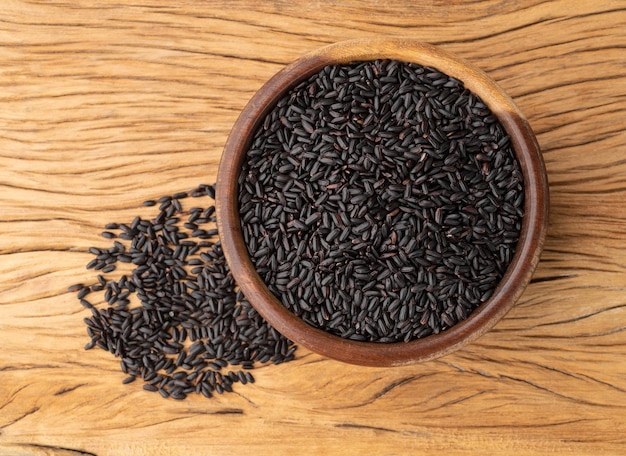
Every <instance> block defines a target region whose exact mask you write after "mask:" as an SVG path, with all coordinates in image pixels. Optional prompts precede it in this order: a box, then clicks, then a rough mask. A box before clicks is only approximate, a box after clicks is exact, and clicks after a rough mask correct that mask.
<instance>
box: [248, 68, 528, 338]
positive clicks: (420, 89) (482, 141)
mask: <svg viewBox="0 0 626 456" xmlns="http://www.w3.org/2000/svg"><path fill="white" fill-rule="evenodd" d="M238 198H239V210H240V216H241V225H242V230H243V236H244V240H245V242H246V245H247V248H248V252H249V254H250V257H251V259H252V262H253V264H254V266H255V268H256V270H257V272H258V274H259V275H260V276H261V278H262V279H263V280H264V282H265V284H266V285H267V287H268V288H269V290H270V291H271V292H272V293H273V294H274V295H276V297H277V298H278V299H279V300H280V301H281V302H282V304H283V305H284V306H285V307H286V308H288V309H289V310H290V311H291V312H293V313H294V314H296V315H297V316H299V317H300V318H302V319H303V320H304V321H305V322H307V323H308V324H309V325H311V326H313V327H316V328H320V329H322V330H325V331H327V332H329V333H331V334H334V335H338V336H340V337H343V338H346V339H351V340H360V341H369V342H399V341H407V342H408V341H411V340H414V339H417V338H421V337H425V336H428V335H431V334H437V333H439V332H441V331H444V330H446V329H447V328H450V327H451V326H453V325H455V324H456V323H458V322H459V321H461V320H464V319H465V318H467V317H468V315H469V314H470V313H471V312H472V311H473V310H474V309H476V308H477V307H478V306H480V305H481V303H483V302H485V301H486V300H488V299H489V297H490V296H491V295H492V294H493V292H494V290H495V289H496V287H497V285H498V283H499V282H500V280H501V278H502V277H503V275H504V273H505V271H506V270H507V267H508V265H509V263H510V262H511V260H512V258H513V255H514V253H515V248H516V245H517V241H518V238H519V235H520V231H521V225H522V218H523V216H524V214H523V207H524V188H523V177H522V173H521V170H520V166H519V163H518V162H517V159H516V157H515V153H514V151H513V149H512V146H511V144H510V141H509V137H508V136H507V134H506V132H505V130H504V128H503V127H502V125H501V124H500V122H499V121H498V118H497V117H496V116H495V115H494V114H493V113H492V112H491V110H490V109H489V108H488V107H487V105H486V104H485V103H484V102H483V101H482V100H481V99H480V98H479V97H478V96H476V95H475V94H473V93H471V92H470V91H469V90H468V89H466V88H465V87H464V85H463V83H462V82H461V81H459V80H457V79H455V78H452V77H449V76H447V75H446V74H443V73H441V72H440V71H438V70H436V69H434V68H430V67H425V66H420V65H418V64H414V63H403V62H400V61H396V60H375V61H366V62H355V63H352V64H337V65H330V66H326V67H325V68H323V69H322V70H321V71H320V72H319V73H317V74H315V75H313V76H311V77H310V78H309V79H307V80H306V81H304V82H301V83H299V84H298V85H296V86H295V87H293V88H292V89H291V90H290V91H289V92H288V93H287V95H285V96H284V97H283V98H282V99H280V100H279V101H278V103H277V104H276V106H275V107H274V108H272V109H271V110H270V111H269V113H268V114H267V116H266V117H265V118H264V120H263V122H262V124H261V126H260V128H259V129H258V131H257V132H256V133H255V135H254V138H253V140H252V144H251V145H250V147H249V150H248V152H247V157H246V161H245V163H244V166H243V168H242V171H241V173H240V176H239V196H238Z"/></svg>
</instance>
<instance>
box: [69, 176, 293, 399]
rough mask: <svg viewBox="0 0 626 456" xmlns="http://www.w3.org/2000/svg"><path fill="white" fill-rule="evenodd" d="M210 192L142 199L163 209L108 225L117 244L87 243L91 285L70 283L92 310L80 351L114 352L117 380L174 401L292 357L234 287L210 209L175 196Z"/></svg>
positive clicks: (205, 188)
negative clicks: (140, 385)
mask: <svg viewBox="0 0 626 456" xmlns="http://www.w3.org/2000/svg"><path fill="white" fill-rule="evenodd" d="M214 195H215V189H214V187H213V186H211V185H200V186H199V187H197V188H195V189H193V190H191V191H189V192H180V193H176V194H175V195H173V196H165V197H162V198H159V199H158V200H156V201H152V200H149V201H148V202H147V203H148V204H146V203H144V205H145V206H148V207H151V206H153V205H156V204H157V203H158V204H159V205H160V209H159V213H158V214H157V215H156V216H155V217H154V218H152V219H144V218H141V217H136V218H135V219H134V220H133V221H131V223H128V224H124V223H120V224H113V223H110V224H107V229H108V230H111V231H110V233H111V236H105V237H107V238H111V239H113V238H117V239H119V240H116V241H115V242H114V244H113V246H111V247H109V248H97V247H91V248H90V249H89V252H90V253H91V254H92V255H94V257H95V258H94V259H93V260H92V261H90V262H89V263H88V265H87V267H88V269H95V270H97V271H101V273H100V274H98V275H97V282H96V283H94V284H93V285H90V286H86V285H84V284H75V285H72V286H70V287H69V288H68V291H70V292H77V296H78V299H79V300H80V302H81V304H82V305H83V306H84V307H85V308H87V309H89V310H90V311H91V314H92V315H91V317H89V318H85V319H84V321H85V324H86V326H87V333H88V335H89V337H90V338H91V341H90V342H89V343H87V345H86V346H85V349H87V350H88V349H91V348H93V347H96V346H97V347H99V348H101V349H103V350H106V351H109V352H111V353H112V354H113V355H115V356H116V357H118V358H120V359H121V362H120V366H121V370H122V372H124V373H125V374H126V377H125V378H124V380H123V381H122V382H123V383H131V382H133V381H134V380H135V379H136V378H141V379H143V381H144V383H145V384H144V386H143V388H144V389H145V390H147V391H158V392H159V394H160V395H161V396H163V397H165V398H167V397H170V398H172V399H175V400H183V399H185V398H186V397H187V396H188V395H189V394H191V393H197V394H202V395H203V396H205V397H212V394H213V393H214V392H217V393H218V394H222V393H224V392H232V391H233V383H235V382H238V383H242V384H245V383H252V382H254V378H253V377H252V375H251V374H250V372H247V371H246V372H244V371H243V370H237V368H239V369H251V368H253V367H254V366H255V365H257V364H261V363H269V362H271V363H274V364H279V363H282V362H286V361H290V360H291V359H293V358H294V351H295V348H296V347H295V346H294V345H293V343H292V342H291V341H289V340H287V339H285V338H284V337H283V336H282V335H280V334H279V333H278V332H277V331H275V330H274V329H273V328H271V327H270V326H269V324H268V323H267V322H265V320H263V319H262V318H261V316H260V315H259V314H258V313H257V312H256V310H254V308H253V307H252V306H251V305H250V304H249V303H248V301H246V299H245V298H244V296H243V294H242V293H241V292H240V291H239V290H238V287H237V285H236V283H235V281H234V279H233V277H232V275H231V273H230V270H229V268H228V265H227V263H226V259H225V257H224V254H223V252H222V248H221V245H220V243H219V240H218V239H217V230H216V229H215V228H214V225H215V216H214V215H213V214H214V212H215V208H214V207H213V206H212V205H211V206H209V207H208V208H206V209H205V208H199V207H194V208H192V209H190V210H185V209H184V208H183V205H182V203H181V201H180V200H181V199H183V198H187V197H188V196H191V197H194V198H198V197H208V198H210V199H213V198H214ZM152 202H154V204H152ZM201 216H202V217H201ZM189 219H191V220H192V221H190V220H189ZM191 225H193V226H191ZM202 225H205V226H204V227H202V228H200V227H201V226H202ZM113 231H117V233H114V232H113ZM118 263H128V265H119V266H120V269H122V266H123V267H124V270H128V272H127V273H126V274H121V273H120V275H119V276H118V277H117V278H115V279H114V278H112V277H109V275H110V274H109V273H111V272H112V271H113V270H115V269H116V266H117V265H118ZM98 292H99V293H98ZM87 294H89V297H90V298H93V299H92V300H91V302H90V301H88V300H87V299H86V296H87ZM94 295H95V296H97V298H94ZM98 298H99V301H100V302H98V301H96V300H95V299H98ZM92 302H93V303H95V305H94V304H92ZM233 368H234V369H235V370H229V369H233Z"/></svg>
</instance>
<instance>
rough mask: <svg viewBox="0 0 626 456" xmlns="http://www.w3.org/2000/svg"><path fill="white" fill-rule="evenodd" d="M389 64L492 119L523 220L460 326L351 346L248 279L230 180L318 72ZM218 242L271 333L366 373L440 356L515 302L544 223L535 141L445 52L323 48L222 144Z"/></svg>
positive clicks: (496, 96)
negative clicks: (278, 112) (455, 88)
mask: <svg viewBox="0 0 626 456" xmlns="http://www.w3.org/2000/svg"><path fill="white" fill-rule="evenodd" d="M375 59H394V60H400V61H404V62H414V63H418V64H421V65H424V66H431V67H434V68H437V69H438V70H439V71H441V72H443V73H446V74H447V75H449V76H452V77H454V78H457V79H459V80H461V81H463V82H464V84H465V86H466V87H467V88H468V89H469V90H471V91H472V92H473V93H475V94H476V95H478V96H479V97H480V98H482V100H483V101H484V102H485V103H486V104H487V105H488V106H489V107H490V109H491V110H492V112H493V113H494V114H495V115H496V116H497V117H498V118H499V120H500V122H501V124H502V125H503V126H504V128H505V130H506V131H507V133H508V134H509V136H510V138H511V142H512V145H513V148H514V151H515V153H516V156H517V158H518V161H519V163H520V165H521V170H522V173H523V177H524V186H525V188H524V191H525V207H524V210H525V213H524V217H523V221H522V231H521V235H520V239H519V241H518V245H517V248H516V252H515V255H514V258H513V260H512V262H511V264H510V265H509V268H508V269H507V271H506V273H505V274H504V276H503V278H502V279H501V281H500V282H499V285H498V286H497V288H496V290H495V291H494V293H493V295H492V296H491V298H490V299H489V300H487V301H486V302H484V303H482V304H481V305H480V306H479V307H478V308H476V309H475V310H474V311H473V312H472V313H471V314H470V315H469V316H468V318H467V319H465V320H463V321H461V322H459V323H457V324H456V325H454V326H452V327H450V328H449V329H446V330H445V331H443V332H440V333H439V334H436V335H431V336H427V337H424V338H421V339H415V340H413V341H410V342H395V343H376V342H359V341H352V340H348V339H344V338H341V337H339V336H335V335H332V334H330V333H328V332H325V331H323V330H321V329H318V328H314V327H312V326H310V325H308V324H307V323H305V322H304V320H302V319H301V318H299V317H298V316H296V315H295V314H294V313H292V312H291V311H289V310H288V309H287V308H285V307H284V306H283V305H282V303H281V302H280V301H279V300H278V299H277V298H276V297H275V296H274V295H273V294H272V293H271V292H270V291H269V290H268V288H267V286H266V285H265V283H264V282H263V280H262V279H261V277H260V276H259V275H258V274H257V272H256V271H255V268H254V265H253V264H252V261H251V260H250V258H249V255H248V251H247V248H246V245H245V243H244V240H243V235H242V229H241V225H240V216H239V205H238V182H237V181H238V176H239V173H240V170H241V168H242V165H243V163H244V160H245V158H246V152H247V149H248V148H249V146H250V144H251V141H252V138H253V136H254V134H255V131H256V130H257V127H259V125H260V122H262V121H263V119H264V117H265V116H266V115H267V113H268V112H269V111H270V110H271V109H272V108H273V107H274V106H275V104H276V103H277V101H278V100H279V99H280V98H281V97H282V96H283V95H284V94H285V93H286V92H287V91H289V90H290V89H292V88H293V87H294V86H295V85H297V84H298V83H299V82H301V81H303V80H305V79H307V78H309V77H310V76H312V75H313V74H315V73H317V72H319V71H320V70H321V69H322V68H323V67H324V66H326V65H332V64H341V63H349V62H353V61H366V60H375ZM216 210H217V220H218V229H219V235H220V238H221V242H222V246H223V249H224V254H225V255H226V259H227V261H228V264H229V266H230V269H231V271H232V274H233V276H234V277H235V280H236V281H237V283H238V284H239V286H240V287H241V289H242V290H243V292H244V294H245V296H246V298H247V299H248V300H249V301H250V303H251V304H252V305H253V306H254V307H255V308H256V309H257V311H258V312H259V313H260V314H261V315H262V316H263V317H264V318H265V319H266V320H267V321H268V322H269V323H270V324H271V325H272V326H273V327H274V328H276V329H277V330H278V331H280V332H281V333H282V334H283V335H285V336H286V337H288V338H289V339H291V340H293V341H294V342H295V343H297V344H299V345H301V346H304V347H306V348H308V349H310V350H311V351H314V352H316V353H319V354H321V355H324V356H327V357H329V358H333V359H336V360H340V361H344V362H348V363H353V364H360V365H367V366H399V365H406V364H411V363H416V362H420V361H427V360H430V359H433V358H436V357H440V356H443V355H446V354H448V353H451V352H453V351H454V350H457V349H459V348H460V347H462V346H463V345H465V344H467V343H469V342H471V341H474V340H475V339H477V338H478V337H480V336H481V335H483V334H484V333H485V332H486V331H488V330H489V329H490V328H491V327H493V326H494V325H495V324H496V323H497V322H498V321H499V320H500V319H501V318H502V317H504V315H505V314H506V313H507V312H508V311H509V310H510V309H511V307H512V306H513V305H514V304H515V303H516V301H517V300H518V299H519V297H520V295H521V294H522V292H523V291H524V289H525V287H526V286H527V285H528V282H529V281H530V278H531V276H532V274H533V272H534V270H535V267H536V266H537V263H538V261H539V256H540V254H541V250H542V248H543V243H544V238H545V234H546V226H547V220H548V182H547V177H546V171H545V167H544V164H543V159H542V157H541V153H540V150H539V146H538V144H537V141H536V139H535V136H534V134H533V132H532V130H531V128H530V126H529V124H528V122H527V121H526V120H525V118H524V116H523V115H522V113H521V112H520V111H519V109H518V108H517V107H516V106H515V104H514V103H513V101H512V100H511V99H510V98H509V97H508V96H507V95H506V93H505V92H504V91H503V90H502V89H501V88H500V87H499V86H498V85H497V84H496V83H495V82H494V81H493V80H492V79H491V78H489V77H488V76H487V75H486V74H485V73H483V72H482V71H480V70H479V69H477V68H475V67H474V66H473V65H471V64H470V63H468V62H465V61H463V60H461V59H459V58H457V57H455V56H453V55H451V54H449V53H447V52H444V51H442V50H440V49H437V48H435V47H433V46H430V45H426V44H423V43H420V42H417V41H413V40H409V39H362V40H354V41H347V42H342V43H338V44H333V45H330V46H326V47H324V48H321V49H319V50H317V51H314V52H312V53H310V54H307V55H305V56H304V57H302V58H300V59H299V60H297V61H295V62H294V63H292V64H290V65H289V66H287V67H285V68H284V69H282V70H281V71H280V72H278V73H277V74H276V75H275V76H274V77H272V78H271V79H270V80H269V81H268V82H267V83H266V84H265V85H264V86H263V87H262V88H261V89H260V90H259V91H258V92H257V93H256V94H255V95H254V96H253V97H252V99H251V100H250V102H249V103H248V105H247V106H246V107H245V108H244V110H243V112H242V113H241V115H240V116H239V118H238V120H237V121H236V123H235V125H234V126H233V129H232V132H231V134H230V136H229V138H228V141H227V142H226V145H225V148H224V152H223V155H222V159H221V162H220V166H219V171H218V177H217V190H216Z"/></svg>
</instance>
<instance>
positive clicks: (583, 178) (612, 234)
mask: <svg viewBox="0 0 626 456" xmlns="http://www.w3.org/2000/svg"><path fill="white" fill-rule="evenodd" d="M362 36H407V37H411V38H417V39H420V40H423V41H426V42H430V43H432V44H435V45H440V46H441V47H442V48H443V49H445V50H447V51H450V52H454V53H458V54H459V55H461V56H463V57H465V58H466V59H468V60H470V61H471V62H472V63H474V64H475V65H477V66H479V67H481V68H482V69H483V70H485V71H486V72H487V73H489V74H490V75H491V76H492V77H493V78H494V79H495V80H497V81H498V82H499V83H500V85H501V86H502V87H503V88H504V89H505V90H507V91H508V92H509V94H510V95H511V96H512V97H513V99H514V100H515V101H516V102H517V104H518V105H519V107H520V109H521V110H522V112H524V113H525V114H526V116H527V117H528V119H529V122H530V124H531V125H532V127H533V128H534V130H535V132H536V134H537V137H538V140H539V143H540V145H541V147H542V150H543V154H544V158H545V161H546V166H547V169H548V174H549V180H550V191H551V214H550V225H549V230H548V237H547V240H546V246H545V252H544V254H543V256H542V260H541V262H540V264H539V268H538V270H537V272H536V274H535V276H534V279H533V281H532V283H531V285H530V286H529V287H528V289H527V290H526V292H525V293H524V295H523V296H522V299H521V301H520V302H519V304H518V305H517V306H516V307H515V308H514V309H513V310H512V311H511V312H510V313H509V314H508V315H507V316H506V318H505V319H504V320H502V321H501V322H500V323H499V324H498V325H497V326H496V327H495V328H494V329H493V330H492V331H490V332H489V333H487V334H486V335H485V336H483V337H482V338H480V339H479V340H478V341H477V342H475V343H473V344H471V345H469V346H467V347H466V348H464V349H462V350H460V351H458V352H456V353H454V354H452V355H449V356H446V357H444V358H441V359H439V360H436V361H432V362H428V363H424V364H421V365H415V366H408V367H402V368H393V369H376V368H365V367H358V366H352V365H346V364H342V363H339V362H335V361H332V360H329V359H325V358H323V357H321V356H319V355H315V354H313V353H310V352H308V351H307V350H305V349H303V348H300V349H299V350H298V351H297V358H296V360H294V361H292V362H289V363H286V364H282V365H279V366H266V367H262V368H260V369H257V370H255V376H256V379H257V381H256V383H255V384H253V385H246V386H243V385H241V386H240V388H238V389H237V392H236V393H235V394H226V395H223V396H218V397H215V398H212V399H205V398H204V397H202V396H198V397H196V396H190V397H189V398H188V399H187V400H185V401H182V402H177V401H173V400H165V399H162V398H161V397H160V396H159V395H156V394H152V393H148V392H146V391H144V390H143V389H142V386H141V382H135V383H133V384H130V385H123V384H122V383H121V380H122V379H123V378H124V374H122V373H121V372H120V371H119V361H118V360H116V359H115V358H113V357H112V356H111V355H110V354H109V353H106V352H104V351H101V350H91V351H84V350H83V346H84V345H85V343H87V342H88V341H89V338H88V336H87V334H86V332H85V325H84V323H83V318H84V317H87V316H89V312H88V311H86V310H85V309H83V308H82V307H81V306H80V304H79V303H78V302H77V300H76V297H75V295H74V294H72V293H69V292H67V287H68V286H69V285H71V284H73V283H76V282H81V281H84V282H87V283H89V282H91V281H92V280H93V279H92V277H93V273H92V271H87V270H86V269H85V264H86V263H87V262H88V261H89V260H90V259H91V255H90V254H89V253H88V249H89V247H90V246H103V245H104V246H106V245H108V244H107V242H106V240H105V239H102V238H101V237H100V232H101V231H102V228H103V226H104V224H106V223H108V222H112V221H117V222H127V221H130V220H132V219H133V218H134V217H135V215H148V214H149V213H150V211H149V208H144V207H142V206H141V202H142V201H144V200H146V199H149V198H156V197H159V196H161V195H167V194H172V193H174V192H177V191H181V190H188V189H191V188H193V187H194V186H196V185H197V184H200V183H213V182H214V181H215V178H216V172H217V165H218V163H219V159H220V154H221V149H222V147H223V145H224V143H225V141H226V138H227V135H228V133H229V130H230V127H231V126H232V124H233V123H234V121H235V119H236V118H237V115H238V113H239V112H240V111H241V109H242V108H243V107H244V105H245V103H246V102H247V100H248V99H249V98H250V97H251V96H252V95H253V93H254V92H255V91H256V90H257V89H258V88H259V87H260V86H261V85H262V84H263V83H264V82H265V81H266V80H267V79H268V78H270V77H271V76H272V75H273V74H274V73H275V72H277V71H278V70H280V69H281V68H282V67H283V66H284V65H286V64H288V63H290V62H291V61H293V60H295V59H296V58H298V57H299V56H300V55H302V54H303V53H305V52H307V51H310V50H313V49H315V48H317V47H320V46H322V45H325V44H329V43H332V42H336V41H341V40H344V39H350V38H358V37H362ZM625 49H626V3H624V1H617V0H615V1H608V0H604V1H591V0H589V1H586V0H581V1H568V0H555V1H542V0H526V1H519V2H510V1H503V0H476V1H460V0H455V1H449V2H443V1H423V2H410V1H404V0H389V1H386V2H373V1H370V2H368V1H364V0H343V1H338V2H326V1H311V2H309V1H283V0H275V1H267V2H262V1H254V2H253V1H223V0H221V1H211V2H207V1H199V0H198V1H193V0H190V1H180V2H159V1H155V0H143V1H136V0H115V1H113V0H103V1H100V2H89V1H74V2H62V1H43V0H41V1H17V0H5V1H4V2H3V3H2V8H1V9H0V107H1V109H0V210H1V212H2V217H1V218H0V455H2V456H5V455H55V456H65V455H67V456H70V455H78V454H84V455H98V456H104V455H122V454H124V455H186V454H207V455H209V454H210V455H229V454H233V455H234V454H237V455H246V454H251V455H252V454H253V455H265V454H267V455H283V454H319V455H339V454H341V455H343V454H346V455H349V454H368V455H403V454H467V455H474V454H516V455H543V454H546V453H552V452H553V453H556V454H594V455H605V454H606V455H618V454H624V453H626V433H625V431H626V249H625V248H624V247H625V244H626V177H625V176H626V71H625V70H626V58H625V57H626V51H625Z"/></svg>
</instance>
